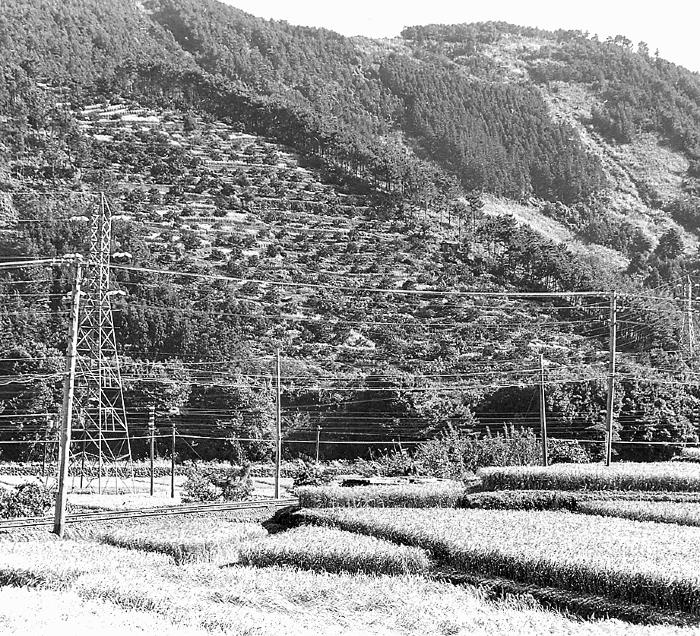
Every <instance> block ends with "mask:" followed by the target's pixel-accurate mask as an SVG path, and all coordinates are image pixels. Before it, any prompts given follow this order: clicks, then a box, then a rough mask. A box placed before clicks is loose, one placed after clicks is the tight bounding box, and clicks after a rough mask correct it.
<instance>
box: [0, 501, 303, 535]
mask: <svg viewBox="0 0 700 636" xmlns="http://www.w3.org/2000/svg"><path fill="white" fill-rule="evenodd" d="M298 503H299V500H298V499H295V498H287V499H258V500H256V501H231V502H227V503H198V504H182V505H179V506H158V507H154V508H137V509H131V510H102V511H96V512H78V513H71V514H69V515H67V517H66V523H67V524H71V523H82V522H89V521H112V520H118V519H139V518H144V517H161V516H167V515H181V514H194V513H199V512H228V511H235V510H264V509H279V508H285V507H287V506H294V505H298ZM53 523H54V518H53V516H45V517H16V518H13V519H3V520H0V531H2V530H13V529H19V528H33V527H37V526H51V525H53Z"/></svg>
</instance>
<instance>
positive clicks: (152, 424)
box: [148, 406, 156, 497]
mask: <svg viewBox="0 0 700 636" xmlns="http://www.w3.org/2000/svg"><path fill="white" fill-rule="evenodd" d="M148 432H149V434H150V436H151V448H150V451H151V452H150V459H151V497H153V490H154V488H153V460H154V459H155V457H154V456H155V446H156V407H155V406H151V407H149V409H148Z"/></svg>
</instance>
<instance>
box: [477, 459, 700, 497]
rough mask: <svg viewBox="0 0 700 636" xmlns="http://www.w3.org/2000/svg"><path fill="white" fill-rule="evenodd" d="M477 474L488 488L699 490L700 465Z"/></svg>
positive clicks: (566, 466)
mask: <svg viewBox="0 0 700 636" xmlns="http://www.w3.org/2000/svg"><path fill="white" fill-rule="evenodd" d="M478 476H479V477H480V478H481V483H482V486H483V488H484V489H485V490H523V489H534V490H641V491H673V492H698V491H700V465H698V464H692V463H682V462H658V463H645V464H637V463H632V462H629V463H622V462H621V463H618V464H612V465H611V466H604V465H603V464H554V465H553V466H547V467H544V466H513V467H506V468H484V469H481V470H480V471H479V473H478Z"/></svg>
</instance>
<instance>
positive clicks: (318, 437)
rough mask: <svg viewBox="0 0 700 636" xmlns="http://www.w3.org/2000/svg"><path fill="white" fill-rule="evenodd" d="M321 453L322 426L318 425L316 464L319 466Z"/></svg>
mask: <svg viewBox="0 0 700 636" xmlns="http://www.w3.org/2000/svg"><path fill="white" fill-rule="evenodd" d="M320 451H321V425H320V424H316V463H317V464H318V457H319V453H320Z"/></svg>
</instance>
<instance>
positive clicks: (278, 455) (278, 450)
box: [275, 349, 282, 499]
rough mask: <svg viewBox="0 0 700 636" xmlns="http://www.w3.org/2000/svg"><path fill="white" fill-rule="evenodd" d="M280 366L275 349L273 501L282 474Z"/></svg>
mask: <svg viewBox="0 0 700 636" xmlns="http://www.w3.org/2000/svg"><path fill="white" fill-rule="evenodd" d="M281 369H282V365H281V364H280V350H279V349H277V392H276V393H277V400H276V407H277V408H276V417H275V420H276V426H275V499H279V496H280V476H281V474H282V399H281V398H282V385H281V380H280V375H281Z"/></svg>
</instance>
